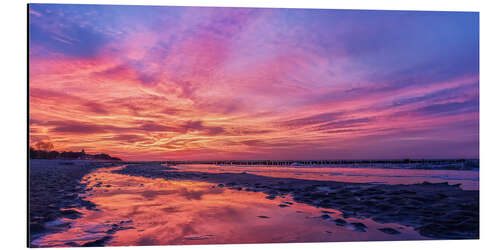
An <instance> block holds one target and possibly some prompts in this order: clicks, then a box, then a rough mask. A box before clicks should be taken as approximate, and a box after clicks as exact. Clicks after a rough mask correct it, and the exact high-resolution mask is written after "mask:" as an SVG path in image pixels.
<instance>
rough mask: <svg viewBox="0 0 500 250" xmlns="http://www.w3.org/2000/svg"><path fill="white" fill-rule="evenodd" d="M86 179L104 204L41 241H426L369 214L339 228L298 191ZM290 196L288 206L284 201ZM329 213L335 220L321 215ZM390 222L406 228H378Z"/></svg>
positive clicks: (104, 175) (107, 176) (105, 176)
mask: <svg viewBox="0 0 500 250" xmlns="http://www.w3.org/2000/svg"><path fill="white" fill-rule="evenodd" d="M84 179H86V182H88V185H89V186H95V185H97V186H95V187H94V188H93V190H92V191H89V192H87V194H86V195H87V197H86V199H88V200H90V201H92V202H94V203H95V204H96V205H97V208H98V209H99V210H98V211H88V210H82V211H81V212H82V213H83V214H84V215H83V217H82V218H80V219H76V220H68V221H71V222H72V223H73V224H72V227H71V228H70V229H68V230H67V231H64V232H60V233H56V234H51V235H47V236H45V237H42V238H40V239H38V240H37V241H36V242H34V243H35V244H38V245H40V246H62V245H65V246H68V245H76V244H78V245H82V244H84V243H86V242H90V241H95V240H98V239H108V241H107V245H115V246H118V245H121V246H123V245H165V244H215V243H217V244H221V243H265V242H269V243H271V242H321V241H362V240H409V239H424V237H422V236H420V235H419V234H418V233H417V232H415V231H413V230H412V229H411V228H408V227H404V226H401V225H397V224H390V223H389V224H379V223H376V222H374V221H372V220H369V219H363V220H362V219H354V218H349V219H345V220H346V221H347V222H348V223H352V222H362V223H364V224H365V225H366V226H367V227H368V228H367V229H366V232H359V231H356V230H355V228H354V227H353V226H352V225H349V224H348V225H346V226H337V225H336V224H335V223H334V222H333V219H335V218H342V217H341V212H339V211H336V210H333V209H319V208H316V207H312V206H309V205H305V204H300V203H295V202H293V201H292V200H291V197H279V198H277V199H276V200H269V199H266V198H265V196H266V195H265V194H263V193H259V192H246V191H236V190H230V189H227V188H220V187H217V186H215V185H214V184H210V183H204V182H195V181H174V180H163V179H148V178H143V177H131V176H125V175H119V174H113V173H110V170H109V169H107V170H106V169H101V170H98V171H97V172H94V173H91V174H89V175H88V176H87V177H85V178H84ZM99 183H102V184H101V185H98V184H99ZM290 201H292V202H293V204H291V205H289V207H279V206H278V205H280V204H284V203H283V202H290ZM322 211H323V212H322ZM324 211H326V212H328V214H329V215H330V216H331V217H332V218H331V219H322V218H321V217H320V216H321V215H323V214H326V213H325V212H324ZM383 227H392V228H394V229H397V230H398V231H400V232H401V234H399V235H389V234H386V233H383V232H381V231H379V230H378V229H379V228H383ZM106 237H108V238H106ZM75 243H76V244H75Z"/></svg>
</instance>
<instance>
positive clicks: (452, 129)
mask: <svg viewBox="0 0 500 250" xmlns="http://www.w3.org/2000/svg"><path fill="white" fill-rule="evenodd" d="M29 36H30V38H29V97H30V99H29V102H30V112H29V116H30V117H29V118H30V120H29V124H30V125H29V126H30V145H32V146H34V147H42V146H43V145H47V144H52V145H53V146H54V149H55V150H58V151H63V150H73V151H80V150H81V149H82V148H85V151H87V152H90V153H108V154H111V155H112V156H117V157H120V158H122V159H126V160H201V159H207V160H212V159H394V158H477V157H479V14H478V13H473V12H469V13H466V12H405V11H356V10H312V9H309V10H308V9H252V8H201V7H200V8H198V7H148V6H106V5H46V4H30V6H29Z"/></svg>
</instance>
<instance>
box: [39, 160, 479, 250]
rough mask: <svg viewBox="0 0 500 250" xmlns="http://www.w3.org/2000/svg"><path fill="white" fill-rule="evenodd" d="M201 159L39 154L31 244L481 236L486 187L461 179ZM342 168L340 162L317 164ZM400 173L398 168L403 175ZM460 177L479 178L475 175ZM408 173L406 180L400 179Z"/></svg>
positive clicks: (246, 241) (286, 240)
mask: <svg viewBox="0 0 500 250" xmlns="http://www.w3.org/2000/svg"><path fill="white" fill-rule="evenodd" d="M204 168H205V170H202V169H200V166H189V165H186V166H182V165H179V166H168V165H165V164H158V163H149V164H147V163H138V164H130V163H129V164H121V163H119V162H116V163H110V162H88V161H50V160H32V162H31V166H30V189H31V193H30V194H31V195H30V232H31V239H30V245H31V246H33V247H56V246H107V245H115V246H119V245H165V244H170V245H177V244H227V243H265V242H331V241H372V240H416V239H477V238H478V237H479V208H478V207H479V201H478V200H479V192H478V190H477V189H474V188H469V189H463V188H461V185H462V184H461V183H455V184H449V183H446V182H438V183H436V182H434V183H431V182H427V181H423V182H419V181H420V180H421V179H417V181H416V182H419V183H413V184H385V183H381V182H380V181H379V182H365V183H363V182H359V181H358V182H346V181H343V182H340V181H333V180H313V178H307V177H306V178H301V177H302V175H304V173H306V172H310V170H304V169H301V168H297V169H296V170H295V171H294V170H290V169H287V171H286V173H293V172H295V173H296V174H298V175H294V176H295V177H294V178H291V177H290V176H289V175H287V176H285V177H283V176H281V177H280V176H279V175H277V174H276V173H273V170H274V171H277V170H276V168H272V170H271V169H269V170H268V171H264V172H270V173H271V174H267V173H264V174H263V173H258V172H257V173H252V171H253V170H252V167H251V166H247V167H242V166H238V171H239V172H236V171H234V169H231V168H229V169H227V170H224V169H223V168H221V167H218V166H205V167H204ZM212 168H216V169H219V170H218V171H212V170H213V169H212ZM241 168H246V170H247V171H240V170H241ZM195 169H198V171H196V170H195ZM207 169H211V170H210V171H209V170H207ZM259 171H261V172H262V171H263V170H261V169H260V170H259ZM338 171H342V170H338V169H337V170H334V169H323V170H321V171H320V172H321V174H324V173H327V172H332V173H335V172H338ZM378 171H380V170H378ZM434 171H438V170H434ZM344 172H346V173H349V172H348V171H344ZM358 173H359V171H358ZM438 173H439V172H438ZM471 173H472V174H473V172H471ZM351 174H352V173H351ZM370 174H371V175H373V173H372V172H369V171H368V175H370ZM401 174H402V172H401V171H399V172H397V176H400V175H401ZM441 174H442V173H441ZM386 175H387V174H384V175H381V176H386ZM455 175H456V174H455ZM469 175H471V174H469ZM306 176H307V175H306ZM333 176H338V174H335V175H333ZM419 176H420V175H419ZM429 176H431V177H433V176H434V175H433V174H432V175H429ZM346 178H347V177H346ZM379 178H381V177H379ZM447 178H449V176H447ZM387 179H388V180H390V178H387ZM428 179H429V180H434V179H432V178H428ZM463 179H464V183H469V184H468V185H469V186H470V187H471V186H472V187H473V186H474V185H471V183H470V180H471V179H466V178H463ZM367 180H370V179H369V178H368V179H367ZM454 180H455V181H456V182H459V180H457V179H454ZM467 181H469V182H467ZM389 182H391V183H394V181H389ZM402 182H407V181H406V180H405V179H404V178H403V180H402ZM167 232H168V233H167Z"/></svg>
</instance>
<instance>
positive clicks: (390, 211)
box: [114, 164, 479, 239]
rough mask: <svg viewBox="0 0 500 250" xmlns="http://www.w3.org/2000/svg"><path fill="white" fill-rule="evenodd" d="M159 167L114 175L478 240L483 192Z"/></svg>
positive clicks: (431, 234) (444, 186)
mask: <svg viewBox="0 0 500 250" xmlns="http://www.w3.org/2000/svg"><path fill="white" fill-rule="evenodd" d="M169 170H175V169H174V168H168V167H164V166H161V165H154V164H131V165H127V166H126V167H124V168H123V169H120V170H116V171H114V173H119V174H127V175H132V176H142V177H148V178H164V179H178V180H199V181H205V182H211V183H214V184H217V185H218V187H228V188H231V189H236V190H242V191H251V192H263V193H266V194H268V195H269V196H268V198H269V199H273V198H275V197H276V196H282V195H287V194H290V195H292V196H293V199H294V201H296V202H300V203H305V204H309V205H313V206H317V207H323V208H334V209H338V210H340V211H342V212H343V214H344V217H346V218H347V217H364V218H371V219H373V220H374V221H377V222H382V223H385V222H393V223H398V224H402V225H405V226H411V227H414V228H415V230H416V231H418V232H419V233H420V234H421V235H423V236H426V237H430V238H436V239H477V238H479V191H472V190H462V189H461V188H460V187H459V185H449V184H448V183H434V184H431V183H422V184H412V185H387V184H367V183H344V182H335V181H314V180H300V179H292V178H273V177H265V176H260V175H253V174H247V173H245V172H243V173H202V172H186V171H182V172H178V171H169Z"/></svg>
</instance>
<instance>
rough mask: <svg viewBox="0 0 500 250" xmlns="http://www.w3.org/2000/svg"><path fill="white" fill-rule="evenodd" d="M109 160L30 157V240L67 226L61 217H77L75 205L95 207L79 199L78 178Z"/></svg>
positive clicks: (83, 189)
mask: <svg viewBox="0 0 500 250" xmlns="http://www.w3.org/2000/svg"><path fill="white" fill-rule="evenodd" d="M112 165H113V164H112V163H99V162H87V161H74V160H71V161H66V160H31V161H30V166H29V168H30V171H29V204H28V206H29V228H28V230H29V235H30V239H29V240H30V244H29V245H30V246H32V247H35V246H33V245H31V242H32V241H33V240H35V239H36V238H38V237H41V236H43V235H45V234H49V233H54V232H59V231H62V230H66V229H68V228H69V227H70V226H71V224H70V223H68V222H64V221H62V220H61V219H62V218H69V219H76V218H79V217H81V215H82V214H81V213H80V212H79V211H78V210H77V209H78V208H85V209H87V210H93V209H96V207H95V204H93V203H92V202H89V201H88V200H85V199H82V198H81V197H80V196H79V195H80V194H83V193H85V192H86V191H88V190H89V189H87V187H86V185H85V184H84V183H82V182H81V179H82V177H83V176H85V175H86V174H88V173H90V172H91V171H92V170H94V169H97V168H99V167H103V166H112Z"/></svg>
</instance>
